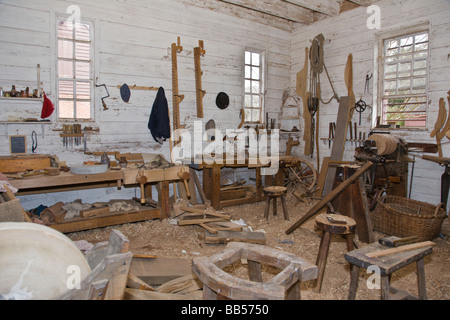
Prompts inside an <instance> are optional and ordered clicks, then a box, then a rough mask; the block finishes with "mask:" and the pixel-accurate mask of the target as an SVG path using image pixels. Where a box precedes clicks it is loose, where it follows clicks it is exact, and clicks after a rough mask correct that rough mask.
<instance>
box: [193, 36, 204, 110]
mask: <svg viewBox="0 0 450 320" xmlns="http://www.w3.org/2000/svg"><path fill="white" fill-rule="evenodd" d="M205 53H206V51H205V49H204V48H203V40H199V41H198V47H196V48H194V62H195V94H196V98H197V118H203V97H204V96H205V94H206V91H204V90H203V89H202V75H203V71H202V67H201V63H200V58H201V57H203V56H204V55H205Z"/></svg>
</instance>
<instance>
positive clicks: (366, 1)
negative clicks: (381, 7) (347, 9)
mask: <svg viewBox="0 0 450 320" xmlns="http://www.w3.org/2000/svg"><path fill="white" fill-rule="evenodd" d="M348 1H349V2H353V3H356V4H358V5H360V6H363V7H367V6H369V5H370V4H371V3H372V0H348Z"/></svg>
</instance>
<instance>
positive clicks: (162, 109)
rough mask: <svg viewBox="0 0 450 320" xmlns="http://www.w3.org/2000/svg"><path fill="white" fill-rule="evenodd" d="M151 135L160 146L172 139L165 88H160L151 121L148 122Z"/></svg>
mask: <svg viewBox="0 0 450 320" xmlns="http://www.w3.org/2000/svg"><path fill="white" fill-rule="evenodd" d="M148 128H149V129H150V133H151V134H152V136H153V139H155V141H156V142H158V143H159V144H163V142H164V141H166V139H169V138H170V119H169V106H168V104H167V99H166V94H165V92H164V88H163V87H160V88H159V90H158V93H157V94H156V98H155V101H154V102H153V107H152V111H151V113H150V119H149V121H148Z"/></svg>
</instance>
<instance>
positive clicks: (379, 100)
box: [372, 21, 432, 131]
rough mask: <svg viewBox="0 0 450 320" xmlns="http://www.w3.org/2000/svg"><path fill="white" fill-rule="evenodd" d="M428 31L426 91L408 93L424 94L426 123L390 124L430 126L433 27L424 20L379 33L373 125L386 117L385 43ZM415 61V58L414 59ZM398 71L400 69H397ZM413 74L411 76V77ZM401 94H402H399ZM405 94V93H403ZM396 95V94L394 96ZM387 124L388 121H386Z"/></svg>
mask: <svg viewBox="0 0 450 320" xmlns="http://www.w3.org/2000/svg"><path fill="white" fill-rule="evenodd" d="M425 32H426V33H427V34H428V50H427V57H426V61H427V66H426V75H425V81H426V84H425V85H426V88H425V93H423V94H409V95H406V96H408V97H417V96H424V100H425V101H424V109H425V110H424V114H425V120H424V122H425V125H424V126H410V127H409V126H400V127H396V126H390V127H389V129H395V130H406V131H411V130H421V131H425V130H427V128H428V112H429V92H430V65H431V58H430V53H431V43H432V36H431V28H430V22H428V21H427V22H423V23H420V24H417V25H414V26H408V27H405V28H401V29H396V30H390V31H387V32H384V33H380V34H378V35H377V38H378V39H377V41H376V45H375V59H374V61H375V70H377V73H375V74H376V77H377V79H374V83H377V86H375V87H374V92H373V100H374V101H373V103H374V104H373V105H375V106H377V108H374V110H373V120H372V127H373V128H376V127H377V119H378V117H379V119H380V123H379V124H384V123H383V118H384V105H383V104H384V101H383V100H384V99H385V96H384V88H385V66H386V55H385V52H386V50H385V43H386V42H387V41H389V40H392V39H395V38H397V39H400V38H404V37H408V36H416V35H419V34H420V33H425ZM412 62H414V58H413V60H412ZM413 71H414V68H413V66H412V68H411V72H413ZM397 72H398V71H397ZM412 78H413V76H412V77H411V79H412ZM395 79H397V78H395ZM398 96H400V95H398ZM402 96H405V95H402ZM394 97H396V96H394ZM386 124H387V123H386Z"/></svg>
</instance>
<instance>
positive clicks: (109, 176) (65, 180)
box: [10, 166, 189, 190]
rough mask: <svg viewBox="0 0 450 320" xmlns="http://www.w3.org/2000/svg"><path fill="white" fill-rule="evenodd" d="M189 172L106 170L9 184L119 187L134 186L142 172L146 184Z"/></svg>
mask: <svg viewBox="0 0 450 320" xmlns="http://www.w3.org/2000/svg"><path fill="white" fill-rule="evenodd" d="M181 168H183V170H186V171H187V172H189V168H188V167H185V166H174V167H170V168H166V169H151V170H139V169H128V168H126V169H121V170H108V171H107V172H105V173H97V174H73V173H70V172H61V173H60V174H59V175H57V176H48V175H36V176H31V177H26V178H23V179H16V180H11V181H10V182H11V184H12V185H13V186H14V187H15V188H17V189H19V190H23V189H43V188H51V187H60V186H68V185H83V184H93V183H101V182H118V184H119V185H121V184H124V185H127V184H136V183H137V182H136V177H137V174H138V172H142V173H143V174H145V175H146V176H147V180H148V182H159V181H167V180H179V179H180V178H179V177H178V176H177V174H178V172H180V170H182V169H181Z"/></svg>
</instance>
